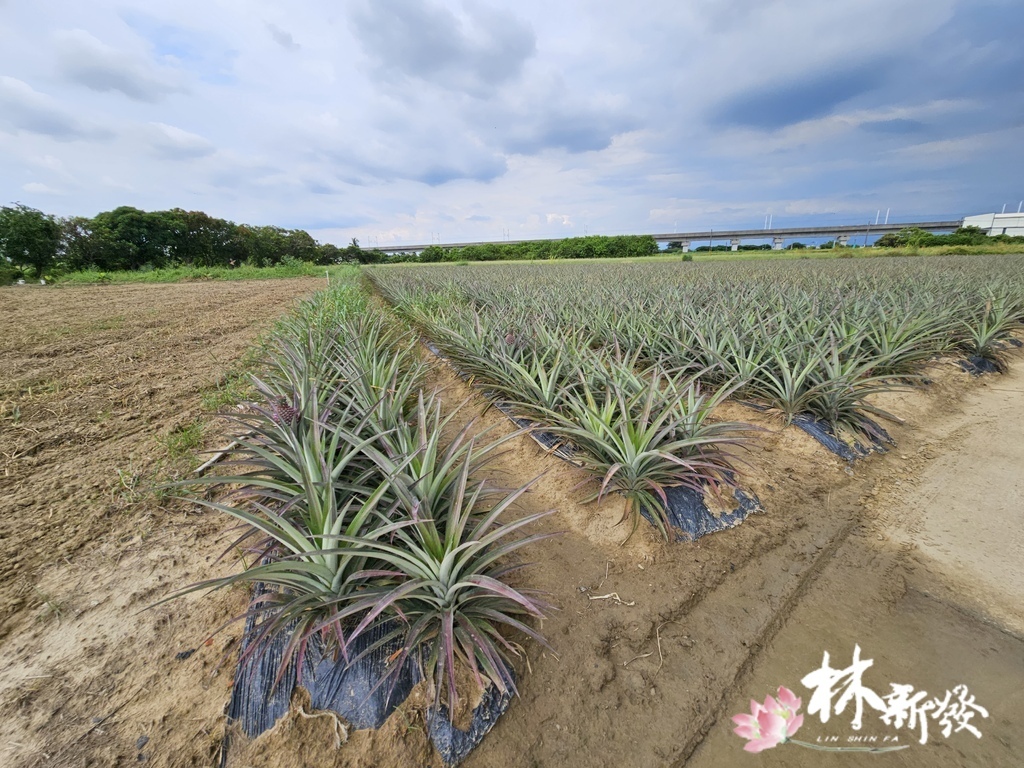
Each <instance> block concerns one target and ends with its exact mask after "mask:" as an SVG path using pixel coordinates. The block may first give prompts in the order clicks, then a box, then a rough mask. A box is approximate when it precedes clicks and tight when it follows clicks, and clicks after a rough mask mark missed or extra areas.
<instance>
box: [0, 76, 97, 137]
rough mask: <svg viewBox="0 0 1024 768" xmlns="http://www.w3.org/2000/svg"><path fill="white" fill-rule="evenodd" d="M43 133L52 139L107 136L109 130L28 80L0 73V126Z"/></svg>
mask: <svg viewBox="0 0 1024 768" xmlns="http://www.w3.org/2000/svg"><path fill="white" fill-rule="evenodd" d="M4 124H6V125H7V126H8V128H9V129H11V130H14V131H24V132H26V133H35V134H43V135H45V136H49V137H51V138H53V139H54V140H56V141H72V140H75V139H100V138H109V137H110V135H111V133H110V131H109V130H106V129H103V128H100V127H97V126H95V125H92V124H90V123H89V122H87V121H85V120H82V119H81V118H79V117H78V115H76V114H75V113H74V112H72V111H71V110H68V109H66V108H64V107H63V106H62V105H61V104H60V103H59V102H58V101H57V100H56V99H54V98H52V97H50V96H47V95H46V94H43V93H40V92H39V91H37V90H35V89H34V88H32V86H30V85H29V84H28V83H26V82H24V81H22V80H18V79H17V78H14V77H8V76H6V75H0V127H2V126H4Z"/></svg>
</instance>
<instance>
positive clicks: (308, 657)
mask: <svg viewBox="0 0 1024 768" xmlns="http://www.w3.org/2000/svg"><path fill="white" fill-rule="evenodd" d="M264 592H265V590H264V589H263V588H262V586H261V585H260V586H257V588H256V590H255V594H256V596H259V595H260V594H263V593H264ZM393 628H394V627H393V625H390V624H378V625H376V626H375V627H373V628H372V629H371V630H368V631H367V632H365V633H363V634H362V635H360V636H359V637H357V638H356V640H355V641H353V643H352V644H351V645H350V646H349V648H348V654H349V658H350V659H352V662H351V663H348V662H346V661H345V660H344V659H343V658H341V657H338V658H335V656H334V653H333V652H331V651H329V650H328V649H326V648H325V646H324V643H323V641H322V640H321V639H320V636H319V635H313V636H312V637H311V638H310V640H309V644H308V646H307V650H306V654H305V658H304V659H303V668H302V682H301V683H299V682H298V678H297V675H296V670H295V664H294V662H293V663H290V664H289V665H288V666H287V668H286V669H285V670H284V673H283V674H282V675H281V679H280V680H278V681H277V684H276V685H275V684H274V683H275V680H277V675H278V671H279V669H280V665H281V660H282V658H283V656H284V650H285V646H286V645H287V642H288V634H287V632H282V633H279V634H277V635H275V636H272V637H270V638H267V639H265V640H261V641H260V642H262V643H264V644H265V647H263V648H257V649H255V650H254V652H253V653H250V654H249V655H247V656H245V654H246V651H247V650H248V649H249V648H250V646H251V644H252V643H253V642H256V641H257V638H258V637H259V623H258V622H257V620H256V618H255V616H250V617H249V618H248V619H247V620H246V623H245V630H244V632H243V635H242V643H241V649H240V651H239V653H240V655H242V656H245V661H244V662H243V663H240V664H239V665H238V667H237V669H236V670H235V681H234V687H233V688H232V691H231V701H230V702H229V704H228V710H227V716H228V723H229V725H230V724H232V723H237V724H238V725H239V726H241V729H242V731H243V732H244V733H245V735H246V736H248V737H249V738H256V737H257V736H259V735H260V734H261V733H263V732H264V731H267V730H269V729H270V728H273V727H274V724H275V723H277V721H278V720H279V719H280V718H281V717H283V716H284V715H285V714H287V712H288V709H289V706H290V703H291V699H292V694H293V693H294V691H295V688H296V687H297V686H300V685H301V687H302V688H304V689H305V690H306V691H307V692H308V693H309V698H310V705H311V706H312V708H313V709H315V710H320V711H327V712H333V713H334V714H336V715H338V717H340V718H342V719H344V720H345V721H346V722H347V723H348V724H349V725H351V726H352V727H353V728H356V729H362V728H380V727H381V726H382V725H383V724H384V721H386V720H387V719H388V717H389V716H390V715H391V713H392V712H394V711H395V710H396V709H397V708H398V707H399V706H401V704H402V703H403V702H404V701H405V700H406V699H407V698H408V696H409V694H410V693H411V692H412V689H413V688H414V687H415V686H416V684H417V683H419V682H420V681H421V680H422V679H423V676H422V673H421V672H420V668H419V664H418V663H417V660H415V659H414V658H412V657H410V658H408V659H406V661H405V664H404V665H403V666H402V668H401V669H400V670H398V671H397V672H395V673H394V677H393V678H392V679H390V680H387V681H384V682H382V679H383V677H384V674H385V672H386V671H387V666H388V660H389V658H390V657H391V656H392V655H393V654H394V653H395V651H397V650H399V649H400V648H401V647H402V643H401V639H400V638H396V639H394V640H393V641H391V642H389V643H385V644H384V645H382V646H381V647H380V648H377V649H375V650H373V651H372V652H370V653H367V654H366V655H365V656H362V658H358V657H359V656H360V654H362V653H363V652H364V651H366V650H367V649H368V648H370V647H371V646H372V645H374V644H375V643H377V642H378V641H379V640H381V639H382V638H383V637H384V636H385V635H387V634H388V633H389V632H390V631H391V630H392V629H393ZM511 697H512V694H511V692H506V693H505V694H501V693H500V692H499V691H498V690H497V689H495V688H493V687H489V688H488V689H487V690H486V691H485V692H484V694H483V697H482V699H481V701H480V703H479V704H478V705H477V707H476V708H475V709H474V710H473V716H472V720H471V723H470V727H469V730H468V731H461V730H459V729H458V728H457V727H456V726H455V725H453V724H452V723H451V722H450V721H449V718H448V712H447V709H446V708H444V707H443V706H442V707H441V708H440V709H438V708H436V707H435V706H434V705H431V706H430V707H429V708H428V709H427V715H426V719H427V726H428V732H429V736H430V740H431V741H432V742H433V743H434V747H435V748H436V749H437V751H438V752H439V753H440V754H441V757H442V759H443V760H444V763H445V765H446V766H455V765H458V764H459V763H460V762H461V761H462V760H464V759H465V757H466V755H468V754H469V753H470V751H472V749H473V748H474V747H475V746H476V745H477V744H479V743H480V740H481V739H483V737H484V735H485V734H486V733H487V732H488V731H489V730H490V729H491V728H492V727H493V726H494V723H495V722H496V721H497V719H498V717H499V716H500V715H501V714H502V713H503V712H504V711H505V710H506V709H507V708H508V705H509V702H510V701H511ZM229 749H230V743H229V739H228V736H225V738H224V744H223V747H222V751H221V766H224V765H226V764H227V757H228V750H229Z"/></svg>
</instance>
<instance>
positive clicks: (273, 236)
mask: <svg viewBox="0 0 1024 768" xmlns="http://www.w3.org/2000/svg"><path fill="white" fill-rule="evenodd" d="M354 245H355V249H353V248H352V247H351V246H350V247H349V248H339V247H337V246H336V245H332V244H330V243H318V242H317V241H316V240H314V239H313V237H312V236H311V235H310V234H309V233H308V232H306V231H304V230H301V229H283V228H281V227H271V226H250V225H248V224H235V223H234V222H231V221H227V220H225V219H218V218H216V217H214V216H210V215H208V214H206V213H203V212H202V211H186V210H183V209H181V208H174V209H172V210H169V211H149V212H147V211H143V210H139V209H138V208H132V207H131V206H121V207H120V208H115V209H114V210H112V211H105V212H103V213H100V214H97V215H96V216H94V217H93V218H86V217H82V216H72V217H68V218H58V217H56V216H52V215H50V214H46V213H43V212H42V211H38V210H36V209H35V208H29V207H28V206H25V205H21V204H14V205H11V206H5V207H3V208H0V269H2V270H5V271H6V272H7V273H8V277H9V278H10V277H15V278H16V277H19V276H21V275H22V274H24V275H25V276H27V275H29V274H30V273H31V274H32V275H34V276H35V277H43V276H44V275H49V274H55V273H56V274H61V273H66V272H77V271H81V270H98V271H102V272H114V271H122V270H139V269H161V268H164V267H180V266H193V267H231V266H237V265H241V264H247V265H250V266H257V267H269V266H274V265H277V264H281V263H288V262H289V261H305V262H310V263H314V264H334V263H338V262H342V261H359V260H360V258H359V256H360V254H357V253H355V252H354V251H361V249H359V248H358V245H357V244H354Z"/></svg>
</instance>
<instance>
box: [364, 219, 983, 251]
mask: <svg viewBox="0 0 1024 768" xmlns="http://www.w3.org/2000/svg"><path fill="white" fill-rule="evenodd" d="M962 224H963V219H956V220H952V221H917V222H909V223H907V222H903V223H888V224H832V225H830V226H827V227H775V228H773V229H725V230H720V231H719V230H713V229H709V230H707V231H706V232H668V233H663V234H657V235H652V237H653V238H654V239H655V240H656V241H658V242H659V243H682V246H683V250H684V251H688V250H690V247H691V246H693V245H703V244H704V241H705V240H706V241H707V242H708V243H709V244H714V243H716V242H717V243H719V244H722V243H726V242H728V243H729V244H730V245H731V246H732V249H733V250H734V251H735V250H738V249H739V246H740V243H742V242H743V241H744V240H771V242H772V247H773V248H774V249H775V250H781V249H782V246H783V244H784V243H785V242H786V240H796V239H798V238H801V237H803V238H820V237H829V238H832V239H834V240H835V241H836V242H837V243H839V244H840V245H846V244H847V243H848V242H849V240H850V238H851V237H864V238H865V239H866V238H868V237H872V236H877V235H885V234H888V233H890V232H899V231H900V230H901V229H910V228H916V229H923V230H924V231H926V232H952V231H954V230H956V229H958V228H959V227H960V226H961V225H962ZM538 239H541V238H532V239H531V240H481V241H478V242H472V243H430V244H427V245H393V246H388V247H386V248H380V249H379V250H381V251H383V252H384V253H420V252H421V251H424V250H425V249H427V248H429V247H430V246H431V245H433V246H440V247H441V248H446V249H447V248H465V247H467V246H471V245H491V244H494V243H498V244H500V243H504V244H506V245H509V244H512V243H526V242H535V241H536V240H538ZM549 239H550V240H565V239H568V238H562V237H557V238H549Z"/></svg>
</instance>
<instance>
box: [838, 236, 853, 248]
mask: <svg viewBox="0 0 1024 768" xmlns="http://www.w3.org/2000/svg"><path fill="white" fill-rule="evenodd" d="M848 242H850V236H849V235H840V236H839V237H837V238H836V245H838V246H840V247H841V248H845V247H846V244H847V243H848Z"/></svg>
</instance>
